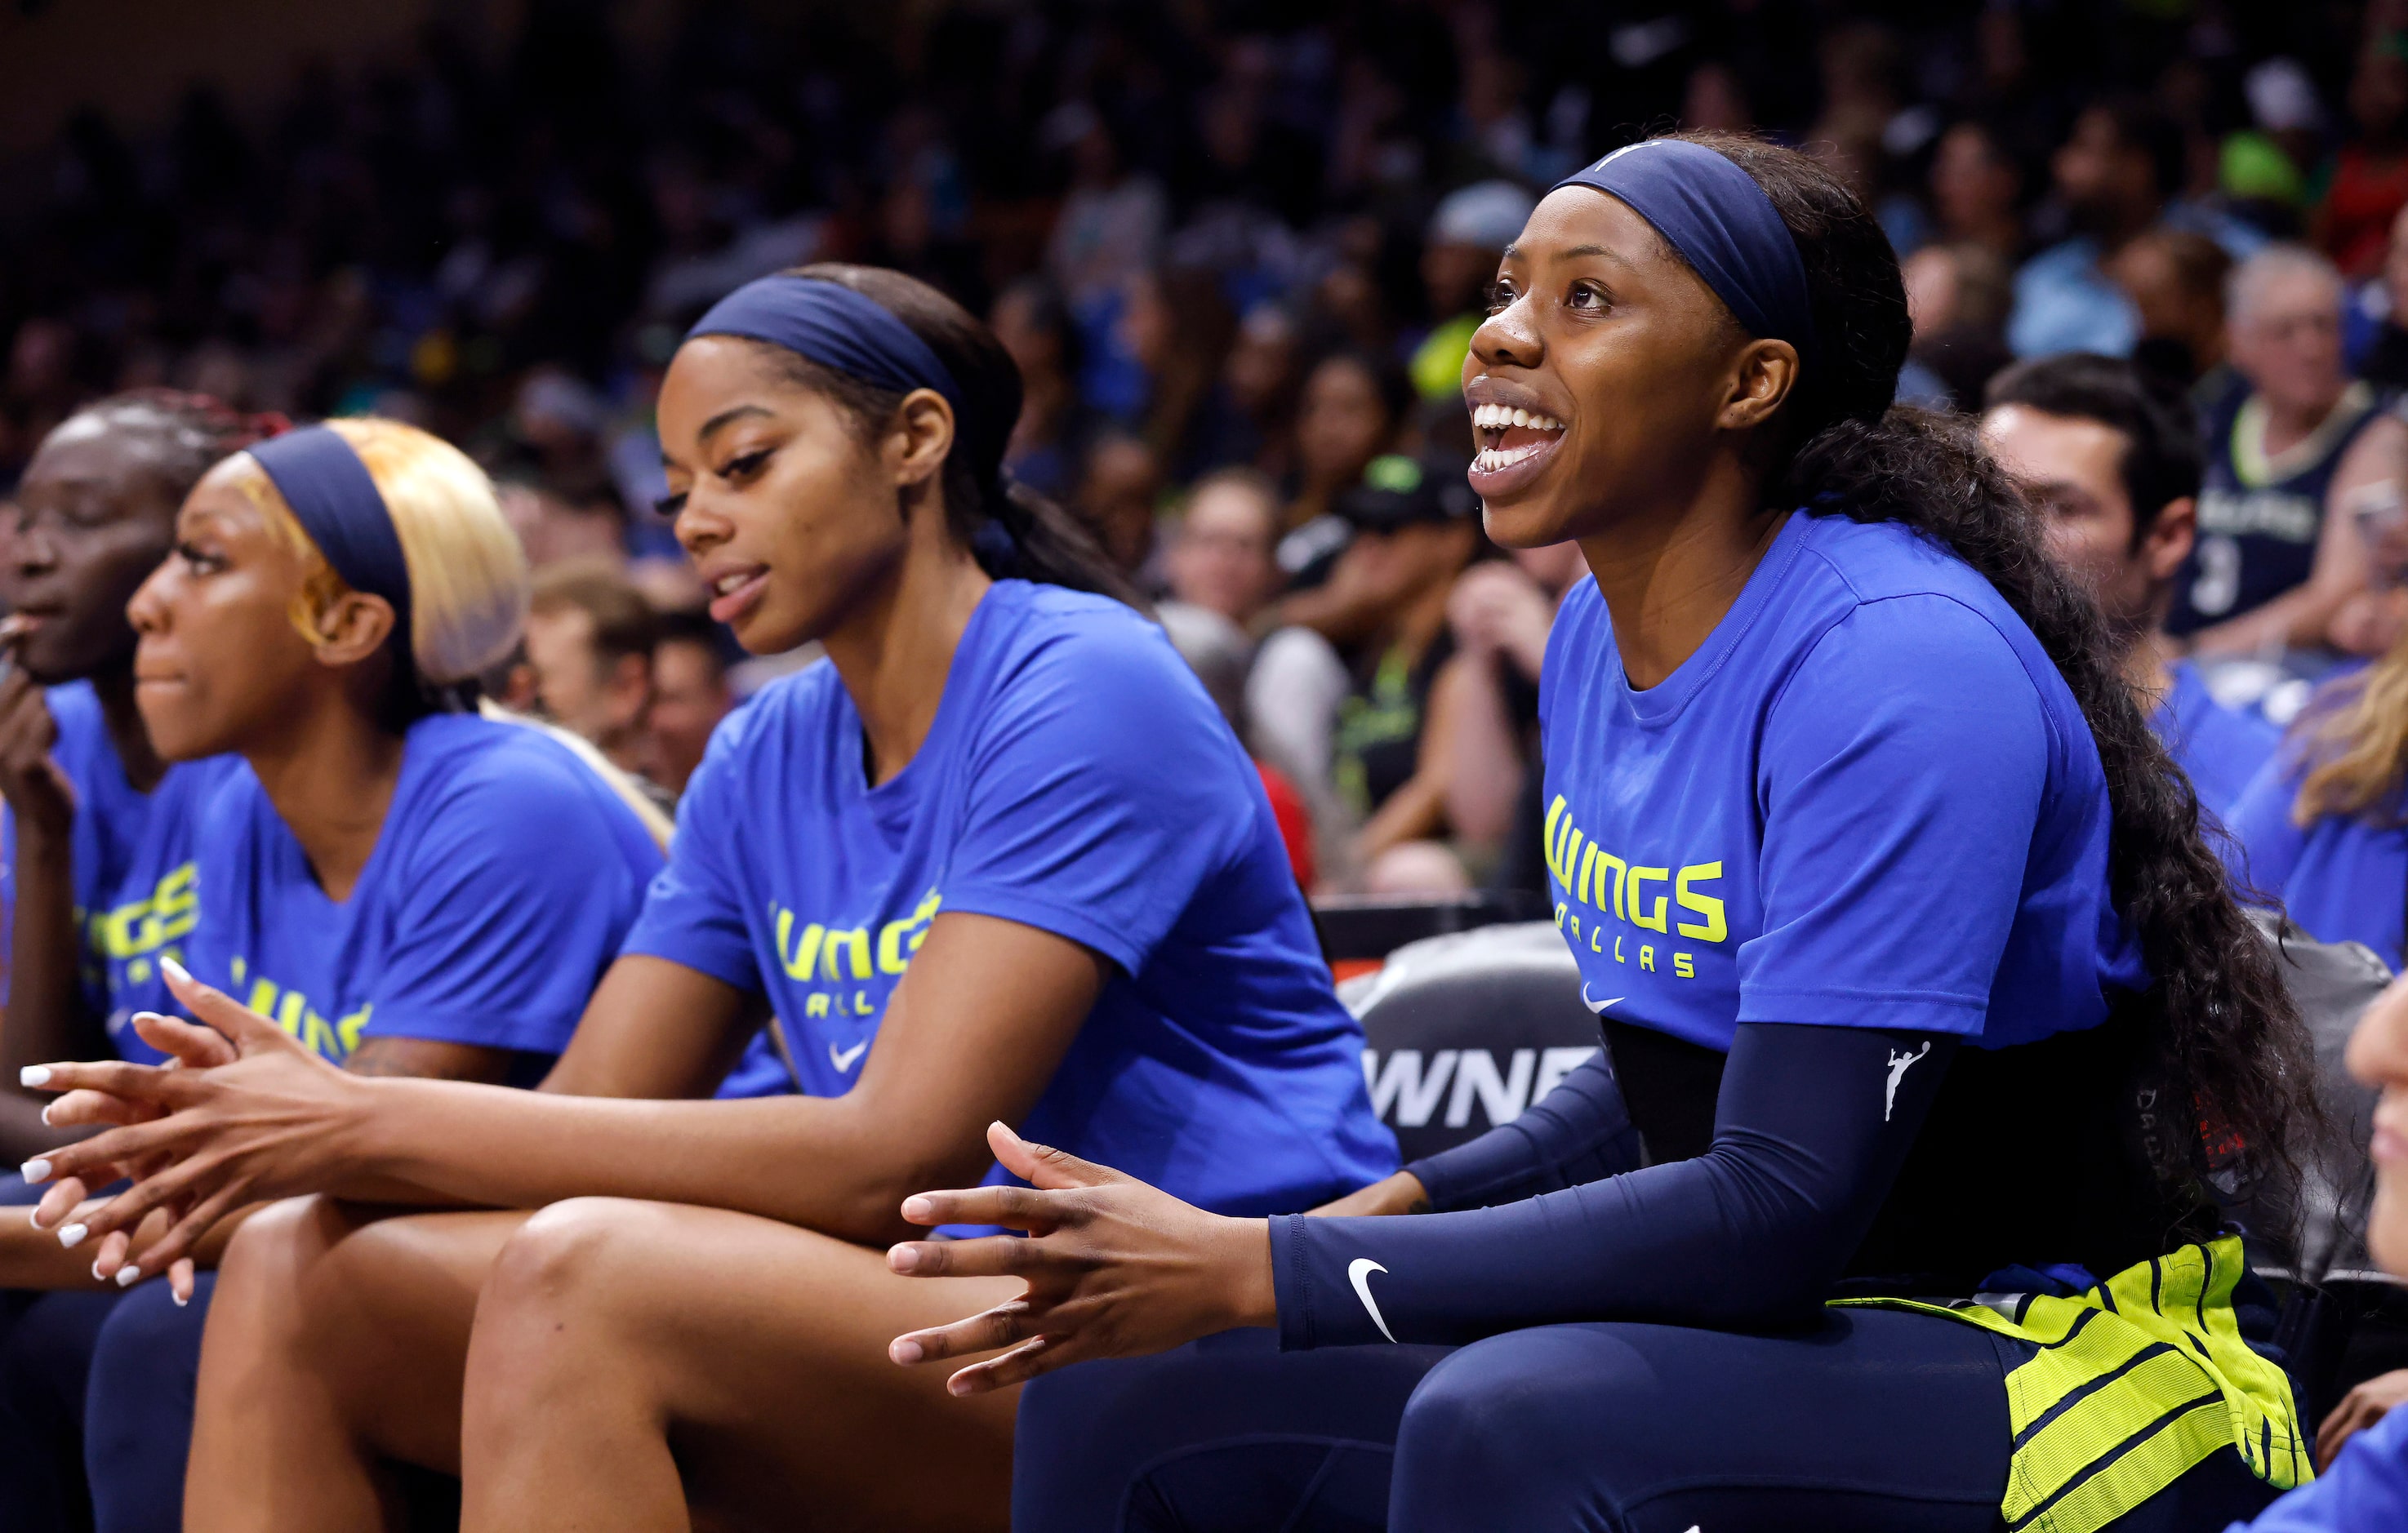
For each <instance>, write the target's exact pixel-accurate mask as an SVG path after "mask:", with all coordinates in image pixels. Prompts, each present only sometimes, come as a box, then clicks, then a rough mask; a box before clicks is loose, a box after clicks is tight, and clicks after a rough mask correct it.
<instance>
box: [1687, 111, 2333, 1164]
mask: <svg viewBox="0 0 2408 1533" xmlns="http://www.w3.org/2000/svg"><path fill="white" fill-rule="evenodd" d="M1680 136H1681V137H1684V138H1688V139H1691V140H1692V141H1694V142H1698V143H1702V144H1705V145H1707V146H1708V147H1710V148H1712V149H1714V150H1717V151H1719V152H1721V153H1723V154H1725V155H1727V156H1728V157H1729V158H1730V159H1732V160H1733V161H1735V162H1736V163H1737V164H1738V165H1740V167H1741V168H1742V169H1743V170H1745V171H1746V172H1747V173H1748V174H1749V175H1750V176H1751V177H1753V178H1755V179H1756V184H1757V185H1759V186H1761V187H1762V188H1763V189H1764V192H1765V194H1766V195H1767V196H1768V197H1770V199H1771V201H1772V205H1773V207H1774V208H1776V209H1778V210H1779V212H1780V214H1781V220H1782V222H1783V223H1785V224H1786V225H1787V226H1788V229H1789V233H1790V236H1791V237H1792V238H1793V239H1795V240H1796V241H1797V244H1798V251H1799V255H1800V256H1801V257H1803V258H1804V261H1805V266H1806V280H1807V287H1808V290H1809V296H1810V301H1811V304H1812V307H1813V317H1814V325H1815V330H1816V333H1817V335H1818V336H1819V337H1820V348H1819V350H1820V353H1821V356H1822V357H1823V359H1824V361H1823V365H1821V366H1820V367H1818V368H1816V369H1814V370H1813V371H1810V372H1807V373H1805V374H1803V375H1802V376H1801V377H1800V378H1799V381H1798V384H1797V386H1796V387H1795V388H1794V389H1793V390H1792V392H1791V394H1790V396H1789V401H1788V403H1787V404H1786V405H1785V407H1784V410H1783V414H1784V415H1785V417H1786V419H1787V429H1786V431H1785V432H1784V433H1782V434H1781V436H1780V437H1779V438H1778V439H1777V440H1776V441H1775V443H1774V445H1773V451H1774V452H1775V453H1776V454H1777V455H1778V459H1779V461H1778V462H1777V463H1775V464H1772V465H1770V469H1771V471H1770V473H1769V475H1768V477H1767V480H1766V494H1767V498H1768V504H1770V505H1774V506H1803V507H1805V508H1806V509H1807V510H1808V511H1809V512H1811V513H1812V514H1814V515H1820V516H1845V517H1848V518H1850V519H1852V520H1854V521H1857V522H1895V523H1903V524H1904V525H1907V526H1910V527H1914V528H1915V529H1916V530H1918V531H1920V532H1922V533H1924V534H1925V535H1927V536H1928V537H1932V538H1933V539H1935V540H1937V541H1938V542H1940V543H1942V544H1944V545H1946V546H1947V547H1948V548H1949V549H1951V550H1953V551H1954V552H1956V554H1957V557H1959V558H1961V559H1963V560H1964V561H1965V562H1966V563H1967V564H1968V565H1971V566H1972V567H1973V568H1974V569H1975V570H1977V571H1979V572H1980V573H1981V575H1982V576H1983V578H1984V579H1985V580H1988V581H1989V582H1990V584H1991V585H1992V586H1994V587H1996V588H1997V590H1998V592H1999V594H2000V595H2001V596H2002V597H2004V598H2005V599H2006V601H2007V603H2008V605H2009V606H2011V607H2013V608H2014V610H2015V613H2016V615H2018V616H2019V617H2021V618H2022V619H2023V620H2024V622H2025V623H2027V624H2028V625H2029V626H2030V628H2031V631H2032V634H2033V636H2034V637H2035V638H2038V639H2039V640H2040V642H2041V645H2042V648H2044V649H2045V650H2046V651H2047V652H2048V655H2049V658H2050V659H2051V660H2053V661H2054V662H2056V665H2057V669H2058V671H2059V672H2061V673H2062V674H2063V676H2064V677H2065V681H2066V684H2067V686H2068V687H2069V688H2071V691H2072V693H2073V696H2074V699H2075V701H2076V702H2077V703H2079V704H2080V706H2081V708H2082V713H2083V717H2084V718H2085V720H2086V721H2087V722H2088V724H2089V725H2090V731H2091V735H2092V737H2093V738H2094V739H2095V740H2096V742H2097V745H2098V750H2099V758H2100V765H2101V766H2102V767H2103V768H2104V769H2105V774H2106V780H2107V795H2108V802H2109V805H2110V808H2111V810H2112V824H2111V828H2110V831H2109V836H2108V877H2109V884H2110V892H2111V895H2112V897H2113V899H2114V904H2115V907H2116V910H2118V911H2119V912H2120V913H2121V914H2122V916H2123V918H2124V919H2125V920H2126V921H2128V922H2129V923H2130V924H2131V926H2132V929H2133V932H2134V934H2135V936H2136V937H2137V938H2138V939H2139V943H2140V947H2141V953H2142V957H2143V961H2144V962H2145V964H2146V965H2147V967H2148V971H2149V973H2150V975H2151V977H2152V983H2151V985H2150V987H2149V989H2148V990H2147V991H2146V992H2145V993H2144V994H2143V995H2142V996H2138V997H2134V998H2133V999H2131V1000H2129V1001H2128V1002H2126V1003H2124V1004H2125V1008H2126V1010H2124V1011H2123V1015H2124V1017H2125V1018H2126V1019H2127V1020H2128V1021H2130V1022H2134V1023H2137V1024H2139V1025H2140V1026H2141V1027H2143V1029H2144V1030H2145V1033H2146V1036H2147V1037H2148V1039H2149V1041H2150V1043H2151V1045H2152V1048H2153V1051H2154V1052H2155V1053H2156V1054H2157V1059H2156V1060H2154V1061H2153V1064H2154V1066H2155V1067H2156V1068H2157V1069H2158V1070H2160V1071H2162V1072H2163V1082H2162V1083H2163V1085H2164V1086H2165V1087H2166V1088H2167V1090H2168V1096H2167V1100H2169V1101H2171V1102H2175V1103H2188V1104H2191V1105H2192V1106H2193V1107H2194V1108H2195V1109H2196V1121H2198V1122H2200V1124H2201V1125H2202V1127H2203V1128H2204V1130H2205V1132H2204V1133H2203V1134H2185V1135H2177V1136H2174V1137H2173V1138H2175V1139H2178V1140H2180V1141H2182V1142H2178V1143H2172V1144H2169V1143H2165V1142H2163V1141H2162V1140H2161V1139H2160V1140H2158V1141H2157V1142H2154V1143H2152V1145H2151V1147H2150V1153H2151V1155H2152V1157H2153V1159H2154V1161H2155V1163H2156V1168H2157V1173H2158V1175H2159V1176H2160V1177H2161V1178H2163V1179H2165V1180H2166V1181H2167V1182H2169V1184H2171V1185H2175V1186H2184V1185H2190V1186H2195V1185H2196V1182H2195V1180H2194V1179H2196V1178H2197V1177H2198V1176H2199V1175H2200V1173H2202V1172H2203V1171H2205V1170H2207V1169H2208V1168H2209V1166H2208V1160H2209V1155H2208V1151H2207V1143H2208V1142H2209V1140H2210V1139H2213V1140H2214V1142H2215V1143H2216V1144H2217V1146H2218V1148H2219V1152H2221V1151H2222V1150H2224V1149H2225V1148H2226V1147H2228V1146H2229V1147H2231V1149H2230V1155H2229V1159H2227V1158H2225V1157H2224V1156H2223V1155H2221V1154H2219V1157H2218V1166H2217V1168H2218V1169H2227V1170H2230V1171H2233V1172H2236V1173H2237V1174H2239V1175H2240V1176H2241V1177H2242V1178H2243V1181H2244V1182H2254V1181H2257V1180H2258V1179H2260V1178H2265V1179H2268V1180H2270V1181H2272V1182H2286V1181H2288V1180H2289V1179H2291V1178H2293V1177H2296V1176H2297V1175H2298V1173H2299V1170H2300V1166H2299V1156H2300V1153H2301V1152H2300V1146H2301V1145H2303V1144H2305V1143H2307V1142H2311V1141H2309V1140H2307V1139H2303V1138H2301V1137H2300V1136H2301V1134H2302V1131H2303V1129H2305V1128H2307V1127H2308V1126H2310V1125H2316V1124H2318V1123H2320V1122H2321V1110H2320V1109H2319V1107H2318V1106H2317V1103H2316V1098H2315V1090H2314V1082H2315V1059H2314V1054H2313V1052H2312V1051H2311V1049H2310V1047H2309V1043H2308V1038H2307V1033H2306V1030H2305V1028H2304V1027H2303V1026H2302V1025H2301V1024H2300V1017H2299V1012H2298V1010H2296V1009H2295V1008H2294V1007H2293V1005H2292V1003H2291V998H2290V996H2289V994H2288V992H2287V991H2286V989H2285V988H2284V985H2283V981H2282V978H2281V976H2280V974H2279V973H2278V972H2277V971H2276V969H2275V966H2274V959H2273V954H2272V951H2271V950H2270V949H2269V947H2268V945H2267V944H2266V942H2265V941H2264V940H2263V939H2262V938H2260V937H2259V936H2258V935H2257V931H2256V929H2255V928H2254V927H2252V926H2251V925H2250V924H2249V922H2248V920H2247V918H2246V917H2244V916H2243V914H2242V912H2241V908H2240V906H2239V905H2238V904H2237V903H2236V902H2235V900H2234V898H2233V895H2232V890H2231V886H2230V884H2229V882H2228V881H2227V880H2226V877H2225V872H2224V867H2223V865H2222V864H2221V863H2220V862H2218V861H2217V859H2216V857H2215V855H2214V852H2210V851H2209V850H2208V847H2207V843H2206V842H2205V840H2203V839H2202V838H2201V836H2200V813H2199V798H2198V795H2196V794H2195V793H2194V792H2193V791H2192V788H2191V785H2190V780H2189V779H2188V778H2186V777H2185V776H2184V775H2183V773H2182V771H2181V769H2180V768H2178V767H2177V766H2174V764H2173V762H2172V760H2171V757H2169V756H2168V755H2167V754H2166V750H2165V747H2164V745H2163V744H2162V743H2160V742H2159V740H2158V738H2157V733H2156V731H2154V730H2153V729H2151V728H2150V727H2149V721H2148V719H2147V718H2146V716H2145V715H2143V712H2142V710H2141V705H2140V703H2139V702H2138V701H2137V700H2136V699H2135V698H2134V696H2133V694H2132V689H2131V687H2130V686H2129V684H2128V683H2127V681H2125V678H2124V673H2123V670H2122V667H2121V666H2120V664H2119V661H2118V657H2117V654H2116V652H2115V650H2114V646H2113V644H2112V643H2111V642H2110V640H2109V636H2108V633H2107V629H2106V622H2105V620H2104V619H2103V618H2102V617H2100V612H2099V608H2098V606H2097V604H2096V603H2095V602H2094V601H2092V599H2091V598H2090V596H2089V595H2087V594H2086V593H2085V591H2084V590H2083V589H2082V588H2081V587H2080V586H2079V585H2077V584H2076V583H2075V582H2074V581H2073V580H2071V578H2070V577H2069V576H2068V575H2066V574H2065V572H2064V571H2063V570H2061V569H2060V568H2059V567H2058V566H2057V564H2056V563H2055V562H2054V561H2052V560H2051V559H2050V558H2049V557H2048V554H2047V552H2046V551H2045V548H2044V547H2043V544H2042V536H2041V528H2040V524H2039V521H2038V518H2037V517H2036V516H2035V515H2034V513H2033V511H2032V509H2031V508H2030V506H2029V505H2028V503H2027V502H2026V501H2025V499H2024V497H2023V494H2022V493H2021V492H2020V491H2018V490H2017V489H2016V488H2015V485H2014V480H2011V479H2010V478H2008V476H2007V475H2006V473H2005V472H2004V470H2002V469H2000V467H1999V466H1998V465H1997V464H1996V463H1995V462H1994V461H1993V460H1992V459H1991V458H1990V456H1989V454H1988V453H1986V452H1985V451H1983V450H1982V446H1981V443H1980V440H1979V438H1978V437H1976V436H1975V434H1974V431H1973V428H1972V426H1971V423H1969V422H1967V421H1965V420H1963V419H1961V418H1955V417H1950V416H1944V415H1939V414H1935V413H1933V412H1931V411H1928V410H1921V409H1915V408H1911V407H1904V406H1900V407H1896V408H1893V407H1892V405H1891V403H1890V401H1891V398H1892V396H1893V395H1894V394H1895V393H1896V392H1897V387H1898V373H1899V365H1901V364H1902V363H1903V362H1904V361H1905V360H1906V352H1907V346H1908V343H1909V342H1910V341H1911V340H1912V339H1913V338H1914V325H1913V322H1911V321H1910V320H1909V319H1908V317H1907V309H1906V291H1905V287H1904V284H1903V283H1902V281H1901V280H1900V279H1899V266H1898V257H1897V254H1896V253H1895V252H1894V251H1892V250H1891V249H1890V243H1889V238H1888V236H1886V235H1885V234H1884V233H1883V232H1882V226H1881V224H1880V223H1879V222H1877V221H1876V220H1875V219H1874V217H1873V215H1872V214H1871V212H1870V211H1868V210H1867V209H1866V208H1865V206H1864V205H1863V204H1862V203H1861V202H1859V201H1857V200H1856V196H1855V195H1854V194H1853V193H1850V192H1849V191H1848V189H1847V188H1846V186H1844V185H1843V184H1842V182H1841V181H1840V180H1839V179H1837V178H1836V177H1834V176H1833V175H1832V174H1831V173H1830V172H1829V171H1828V170H1826V169H1824V168H1823V166H1821V165H1818V164H1816V163H1815V162H1814V161H1813V160H1811V159H1809V158H1808V157H1807V156H1805V155H1803V154H1800V153H1799V152H1797V151H1796V150H1788V149H1783V148H1781V147H1779V146H1777V145H1774V144H1771V143H1767V142H1764V141H1762V140H1759V139H1755V138H1748V137H1742V136H1736V135H1730V134H1713V133H1691V134H1683V135H1680ZM1818 375H1819V376H1818ZM2175 1112H2176V1115H2177V1116H2180V1115H2181V1109H2179V1108H2177V1109H2176V1110H2175Z"/></svg>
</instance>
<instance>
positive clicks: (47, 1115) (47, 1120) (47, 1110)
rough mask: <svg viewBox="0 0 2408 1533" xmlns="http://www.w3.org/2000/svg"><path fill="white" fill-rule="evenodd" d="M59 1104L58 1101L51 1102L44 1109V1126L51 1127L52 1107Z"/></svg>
mask: <svg viewBox="0 0 2408 1533" xmlns="http://www.w3.org/2000/svg"><path fill="white" fill-rule="evenodd" d="M58 1105H59V1104H58V1103H56V1102H52V1103H51V1104H50V1107H46V1108H44V1109H42V1126H43V1127H45V1128H47V1127H49V1126H50V1108H52V1107H56V1106H58Z"/></svg>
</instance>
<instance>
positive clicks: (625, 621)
mask: <svg viewBox="0 0 2408 1533" xmlns="http://www.w3.org/2000/svg"><path fill="white" fill-rule="evenodd" d="M527 610H528V611H529V612H543V613H554V612H566V611H578V612H582V613H584V614H585V615H586V616H587V617H588V618H591V619H592V620H593V621H594V652H595V659H596V660H598V661H599V662H601V663H602V664H603V665H605V666H608V665H609V664H610V663H611V662H613V661H616V660H618V659H619V658H620V657H622V656H624V655H630V654H638V655H642V656H643V657H644V658H645V660H646V661H647V662H649V661H650V660H651V659H652V646H653V645H655V644H657V643H659V642H660V639H661V620H660V615H659V614H658V613H657V612H655V611H653V610H652V603H651V602H648V601H646V600H645V599H644V594H643V592H642V591H640V590H638V589H637V586H636V582H635V581H633V580H629V579H627V577H626V576H625V575H624V573H622V572H621V570H620V567H619V563H618V561H617V560H615V559H609V558H598V559H597V558H585V559H563V560H561V561H559V562H558V563H556V564H550V565H546V566H544V567H543V568H541V569H539V570H537V571H536V574H535V582H534V585H533V586H532V587H531V588H530V590H529V591H528V593H527Z"/></svg>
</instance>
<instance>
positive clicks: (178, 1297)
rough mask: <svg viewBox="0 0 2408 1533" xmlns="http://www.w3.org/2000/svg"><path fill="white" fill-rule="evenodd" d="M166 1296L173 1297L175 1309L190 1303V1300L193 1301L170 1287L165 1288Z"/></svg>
mask: <svg viewBox="0 0 2408 1533" xmlns="http://www.w3.org/2000/svg"><path fill="white" fill-rule="evenodd" d="M167 1297H169V1298H172V1299H174V1300H175V1301H176V1308H177V1309H179V1310H180V1309H182V1308H183V1307H184V1306H185V1305H187V1304H190V1303H192V1302H193V1301H192V1300H191V1299H190V1298H189V1297H186V1296H184V1295H182V1294H179V1293H178V1292H176V1291H175V1290H174V1289H173V1288H170V1289H168V1290H167Z"/></svg>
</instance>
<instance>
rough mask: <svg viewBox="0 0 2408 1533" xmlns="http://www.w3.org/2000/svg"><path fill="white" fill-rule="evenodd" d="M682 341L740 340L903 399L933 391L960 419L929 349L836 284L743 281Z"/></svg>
mask: <svg viewBox="0 0 2408 1533" xmlns="http://www.w3.org/2000/svg"><path fill="white" fill-rule="evenodd" d="M685 334H686V338H687V339H688V340H692V339H693V338H694V337H696V336H743V337H747V338H749V339H752V340H766V341H767V342H769V344H771V345H772V346H782V347H784V348H785V349H786V350H787V351H793V352H796V354H798V355H801V356H807V357H809V358H810V359H811V360H812V361H813V362H816V363H818V364H819V365H821V366H823V367H832V368H834V369H835V370H837V371H838V372H839V373H842V374H844V375H845V376H846V377H847V378H857V379H859V380H862V381H863V382H864V383H875V384H877V385H878V386H879V387H880V388H882V389H893V390H894V391H895V392H896V393H897V394H909V393H910V392H911V391H912V390H913V389H934V390H936V391H937V392H938V393H939V394H943V395H944V396H945V400H946V402H947V403H948V404H950V405H952V406H953V413H954V414H955V415H959V414H960V413H961V409H962V390H961V385H960V384H958V383H956V382H954V381H953V373H952V371H951V370H950V369H948V368H947V367H946V366H945V365H944V364H943V363H942V362H940V361H939V360H938V358H937V353H936V352H934V351H930V350H929V349H928V343H927V342H926V341H925V340H922V339H921V338H920V337H918V336H917V335H915V334H913V333H912V330H911V327H910V325H908V324H905V323H904V322H902V321H901V320H898V319H896V317H895V314H894V312H893V310H891V309H889V308H887V307H886V306H885V305H883V304H882V303H880V302H878V300H876V299H875V298H869V297H865V296H864V295H862V294H858V293H855V292H854V291H853V289H851V288H849V287H846V286H845V285H844V284H843V283H841V282H829V281H824V280H822V279H819V278H816V277H790V276H786V275H784V274H782V273H781V274H780V275H778V276H775V277H764V278H761V279H758V280H756V281H751V282H747V283H745V284H744V285H743V286H742V287H740V288H738V289H737V290H736V291H735V292H733V293H731V294H728V295H727V296H726V297H724V298H722V299H720V300H719V302H717V303H715V304H713V305H711V306H710V312H709V313H707V314H705V315H704V316H703V317H702V318H701V319H699V320H696V321H695V325H694V328H693V329H691V330H689V331H687V332H686V333H685Z"/></svg>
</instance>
